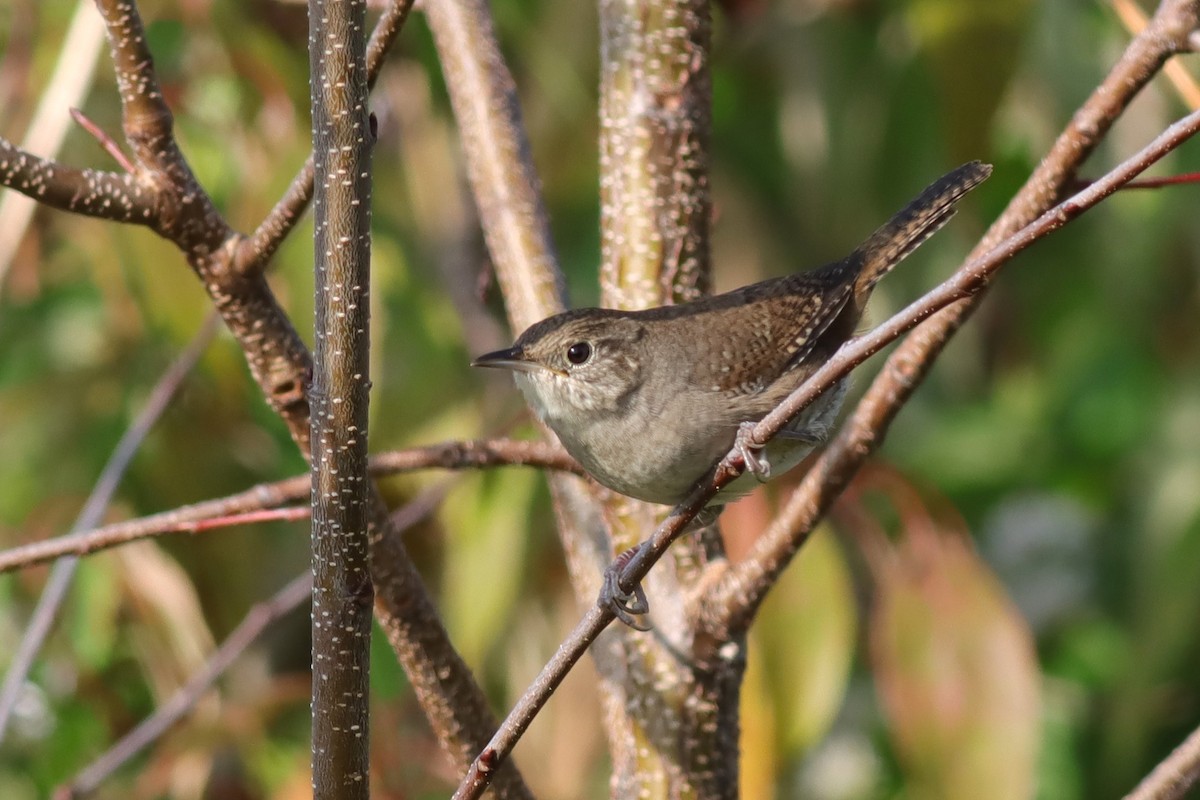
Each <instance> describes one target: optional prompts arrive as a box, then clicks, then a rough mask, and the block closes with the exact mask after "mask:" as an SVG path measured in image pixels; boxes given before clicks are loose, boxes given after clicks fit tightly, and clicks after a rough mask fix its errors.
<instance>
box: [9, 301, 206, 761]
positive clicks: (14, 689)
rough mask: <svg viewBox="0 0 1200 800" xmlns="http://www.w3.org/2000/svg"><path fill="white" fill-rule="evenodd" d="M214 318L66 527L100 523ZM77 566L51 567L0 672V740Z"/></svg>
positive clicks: (163, 381) (72, 559) (65, 562)
mask: <svg viewBox="0 0 1200 800" xmlns="http://www.w3.org/2000/svg"><path fill="white" fill-rule="evenodd" d="M217 321H218V317H217V315H216V314H209V316H208V318H207V319H206V320H205V322H204V324H203V325H202V326H201V327H200V330H199V331H198V332H197V333H196V335H195V336H194V337H193V338H192V341H191V342H190V343H189V344H188V346H187V347H186V348H185V349H184V350H183V352H181V353H180V354H179V356H178V357H177V358H176V359H175V361H174V362H173V363H172V364H171V366H170V367H168V368H167V371H166V372H164V373H163V376H162V377H161V378H159V379H158V383H157V384H155V386H154V388H153V390H151V392H150V396H149V397H148V398H147V399H146V404H145V405H144V406H143V407H142V410H141V411H140V412H139V413H138V415H137V417H136V418H135V419H134V421H133V423H132V424H131V425H130V426H129V427H128V428H127V429H126V430H125V433H124V434H122V436H121V440H120V441H119V442H117V446H116V447H115V448H114V449H113V453H112V455H111V456H109V459H108V463H107V464H105V465H104V469H103V470H102V471H101V473H100V477H99V478H97V479H96V485H95V486H94V487H92V492H91V494H90V495H88V499H87V502H85V503H84V505H83V509H82V510H81V511H80V512H79V516H78V517H77V518H76V520H75V524H74V525H72V526H71V528H72V530H73V531H84V530H87V529H88V528H94V527H95V526H96V523H97V522H99V521H100V518H101V517H102V516H103V515H104V510H105V509H106V508H108V504H109V503H110V502H111V501H112V496H113V494H114V493H115V492H116V490H117V486H118V485H119V484H120V482H121V478H122V477H123V476H124V475H125V470H126V469H127V468H128V467H129V462H130V461H132V460H133V457H134V455H135V454H136V453H137V451H138V449H139V448H140V447H141V445H142V441H143V440H145V438H146V435H147V434H148V433H149V432H150V429H151V428H152V427H154V424H155V423H156V422H157V421H158V418H159V417H161V416H162V413H163V411H165V410H166V408H167V406H168V405H169V404H170V402H171V399H172V398H173V397H174V396H175V392H177V391H178V390H179V387H180V386H181V385H182V384H183V380H184V378H186V377H187V375H188V373H189V372H191V371H192V367H194V366H195V365H196V362H197V361H199V359H200V356H201V355H202V354H203V353H204V349H205V348H206V347H207V346H208V343H209V342H210V341H211V340H212V338H213V335H214V334H215V333H216V331H217ZM78 564H79V558H78V557H77V556H67V557H65V558H61V559H60V560H59V561H58V563H56V564H55V565H54V569H53V570H52V571H51V573H50V578H49V580H48V581H47V582H46V586H45V588H44V589H43V590H42V596H41V598H39V600H38V604H37V608H36V609H34V612H33V617H32V619H31V620H30V622H29V627H28V628H27V629H26V630H25V635H24V636H23V637H22V638H21V644H20V645H19V646H18V648H17V653H16V655H15V656H14V657H13V660H12V663H11V664H10V665H9V668H8V674H7V675H5V676H4V685H3V687H0V742H3V741H4V735H5V733H6V732H7V729H8V722H9V720H10V718H11V716H12V711H13V708H14V706H15V705H16V702H17V698H18V697H19V696H20V693H21V689H22V688H23V687H24V685H25V680H26V677H27V676H28V675H29V670H30V669H31V668H32V667H33V662H34V660H35V659H36V658H37V654H38V652H39V651H40V650H41V649H42V643H43V642H44V641H45V639H46V635H47V634H48V633H49V632H50V626H51V625H52V624H53V623H54V620H55V619H56V618H57V617H58V610H59V607H60V606H61V605H62V602H63V600H64V599H65V598H66V595H67V590H68V589H69V588H70V586H71V579H72V577H74V575H75V568H76V567H77V566H78Z"/></svg>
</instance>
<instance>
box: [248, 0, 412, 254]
mask: <svg viewBox="0 0 1200 800" xmlns="http://www.w3.org/2000/svg"><path fill="white" fill-rule="evenodd" d="M412 5H413V0H391V2H389V3H388V4H387V7H386V8H385V9H384V10H383V15H382V16H380V18H379V21H378V22H376V23H375V30H374V31H372V33H371V41H370V42H368V43H367V88H368V89H374V88H375V82H376V81H377V80H378V79H379V73H380V72H381V71H382V70H383V59H384V57H385V56H386V55H387V54H388V51H389V50H391V48H392V43H393V42H395V41H396V37H397V36H399V35H400V30H401V29H402V28H403V27H404V23H405V21H406V20H407V19H408V12H409V11H410V10H412ZM312 194H313V157H312V154H311V153H310V154H309V156H308V158H307V159H306V160H305V162H304V166H302V167H301V168H300V171H299V172H298V173H296V177H294V178H292V182H291V184H290V185H289V186H288V188H287V191H286V192H284V194H283V197H282V199H280V201H279V202H278V203H276V204H275V207H274V208H272V209H271V211H270V213H268V214H267V216H266V218H265V219H264V220H263V221H262V223H261V224H260V225H259V226H258V228H256V229H255V231H254V233H253V234H251V235H250V236H249V237H248V238H246V239H243V240H242V241H241V242H240V243H239V244H238V252H237V255H236V256H235V257H234V258H235V261H236V263H237V264H238V270H239V271H249V270H262V269H265V268H266V266H267V263H268V262H269V261H270V260H271V258H272V256H274V255H275V251H276V250H278V249H279V245H281V244H282V243H283V240H284V239H286V238H287V236H288V234H290V233H291V232H292V229H293V228H295V227H296V225H297V224H298V223H299V222H300V220H301V219H302V218H303V217H304V211H305V209H307V208H308V203H309V201H310V200H311V199H312Z"/></svg>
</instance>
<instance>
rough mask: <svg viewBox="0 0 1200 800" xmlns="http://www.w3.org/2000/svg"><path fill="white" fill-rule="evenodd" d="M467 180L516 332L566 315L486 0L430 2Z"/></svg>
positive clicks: (538, 196)
mask: <svg viewBox="0 0 1200 800" xmlns="http://www.w3.org/2000/svg"><path fill="white" fill-rule="evenodd" d="M424 11H425V17H426V18H427V19H428V21H429V27H430V29H431V30H432V31H433V36H434V41H435V43H436V45H437V50H438V58H439V59H440V61H441V64H442V72H443V74H444V75H445V77H446V86H447V88H448V89H449V91H450V103H451V105H452V106H453V107H454V118H455V120H456V121H457V123H458V131H459V137H460V138H461V140H462V147H463V153H464V155H465V156H466V161H467V174H468V176H469V177H470V181H471V189H472V191H473V192H474V194H475V203H476V205H478V207H479V217H480V221H481V222H482V224H483V233H484V236H485V237H486V239H487V245H488V251H489V252H490V253H491V256H492V262H493V263H494V264H495V267H496V276H497V277H498V278H499V280H500V286H501V289H502V291H503V293H504V300H505V303H506V304H507V306H508V318H509V321H510V322H511V323H512V328H513V330H514V331H520V330H524V329H525V328H527V327H529V326H530V325H532V324H533V323H535V322H537V321H538V320H540V319H544V318H545V317H548V316H550V315H551V314H554V313H557V312H559V311H562V310H563V307H564V303H565V297H564V295H565V289H564V287H563V279H562V272H561V270H560V269H559V266H558V258H557V257H556V256H555V254H554V245H553V243H552V242H551V241H550V223H549V216H548V215H547V214H546V208H545V204H544V203H543V201H542V197H541V191H540V187H539V183H538V180H537V176H536V174H535V172H534V169H533V160H532V158H531V157H530V155H529V141H528V139H527V137H526V136H525V128H524V124H523V123H522V121H521V110H520V106H519V104H518V102H517V89H516V86H515V85H514V83H513V79H512V74H511V73H510V72H509V71H508V66H507V65H506V64H505V63H504V57H503V56H502V55H501V54H500V46H499V44H497V42H496V31H495V29H494V27H493V25H492V18H491V12H490V11H489V10H488V5H487V3H486V2H485V0H455V2H434V3H425V5H424Z"/></svg>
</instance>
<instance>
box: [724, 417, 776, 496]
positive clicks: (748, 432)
mask: <svg viewBox="0 0 1200 800" xmlns="http://www.w3.org/2000/svg"><path fill="white" fill-rule="evenodd" d="M755 427H756V423H754V422H743V423H742V424H741V425H739V426H738V432H737V438H736V439H734V442H733V446H734V447H735V448H737V452H738V455H740V456H741V457H742V461H744V462H745V464H746V471H747V472H749V473H750V474H751V475H753V476H754V477H755V478H757V479H758V482H759V483H766V482H767V481H768V480H770V478H771V462H770V461H768V460H767V455H766V453H765V452H764V447H763V445H760V444H755V443H754V428H755Z"/></svg>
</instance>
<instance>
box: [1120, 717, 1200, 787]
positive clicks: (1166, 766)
mask: <svg viewBox="0 0 1200 800" xmlns="http://www.w3.org/2000/svg"><path fill="white" fill-rule="evenodd" d="M1197 781H1200V728H1197V729H1196V730H1194V731H1192V732H1191V733H1190V734H1189V735H1188V737H1187V738H1186V739H1184V740H1183V742H1181V743H1180V745H1179V746H1178V747H1176V748H1175V749H1174V750H1172V751H1171V754H1170V755H1169V756H1167V757H1166V758H1165V759H1163V761H1162V763H1160V764H1159V765H1158V766H1156V767H1155V768H1154V770H1153V771H1152V772H1151V773H1150V774H1149V775H1147V776H1146V777H1145V778H1143V779H1142V782H1141V783H1139V784H1138V785H1137V786H1136V787H1135V788H1134V790H1133V791H1132V792H1130V793H1129V794H1127V795H1125V800H1176V798H1180V797H1184V796H1185V795H1186V793H1187V790H1188V789H1190V788H1191V787H1192V786H1194V785H1196V782H1197Z"/></svg>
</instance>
